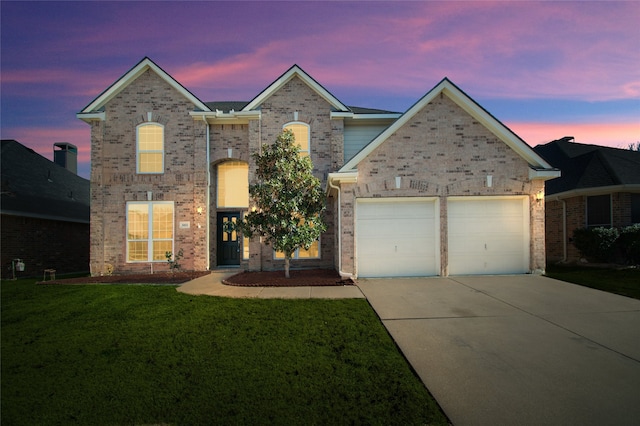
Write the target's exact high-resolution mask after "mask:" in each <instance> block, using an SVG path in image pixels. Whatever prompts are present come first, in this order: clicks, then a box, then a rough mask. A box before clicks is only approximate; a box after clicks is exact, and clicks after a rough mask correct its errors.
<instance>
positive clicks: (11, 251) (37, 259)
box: [1, 215, 89, 279]
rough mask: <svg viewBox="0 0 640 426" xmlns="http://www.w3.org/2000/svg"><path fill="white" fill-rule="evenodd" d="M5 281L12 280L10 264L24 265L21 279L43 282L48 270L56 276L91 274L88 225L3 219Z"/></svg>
mask: <svg viewBox="0 0 640 426" xmlns="http://www.w3.org/2000/svg"><path fill="white" fill-rule="evenodd" d="M1 221H2V274H1V275H2V279H7V278H11V277H12V270H11V261H12V260H13V259H21V260H22V261H23V262H24V264H25V270H24V272H17V273H16V276H17V277H18V278H20V277H38V278H40V279H42V276H43V271H44V270H45V269H55V270H56V273H57V274H66V273H71V272H87V271H88V270H89V225H88V224H86V223H77V222H63V221H59V220H48V219H36V218H31V217H21V216H13V215H2V219H1Z"/></svg>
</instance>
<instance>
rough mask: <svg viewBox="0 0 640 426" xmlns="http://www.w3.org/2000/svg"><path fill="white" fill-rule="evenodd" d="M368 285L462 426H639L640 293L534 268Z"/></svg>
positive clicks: (412, 357)
mask: <svg viewBox="0 0 640 426" xmlns="http://www.w3.org/2000/svg"><path fill="white" fill-rule="evenodd" d="M358 286H359V287H360V289H361V290H362V292H363V293H364V294H365V296H366V297H367V299H368V300H369V302H370V303H371V305H372V306H373V308H374V309H375V311H376V312H377V313H378V315H379V316H380V318H381V319H382V322H383V323H384V325H385V327H386V328H387V330H389V333H390V334H391V335H392V336H393V338H394V339H395V341H396V342H397V344H398V346H399V347H400V348H401V350H402V351H403V352H404V354H405V356H406V357H407V359H408V360H409V362H410V363H411V365H412V366H413V367H414V369H415V370H416V372H417V373H418V375H419V376H420V378H421V379H422V381H423V382H424V383H425V385H426V386H427V388H428V389H429V390H430V391H431V393H432V394H433V395H434V397H435V398H436V400H437V401H438V403H439V404H440V406H441V407H442V408H443V410H444V411H445V413H446V414H447V416H449V419H450V420H451V422H452V423H453V424H454V425H455V426H466V425H492V426H493V425H598V426H602V425H638V424H640V300H635V299H630V298H626V297H622V296H616V295H613V294H609V293H605V292H601V291H598V290H592V289H589V288H585V287H580V286H577V285H573V284H568V283H565V282H562V281H556V280H552V279H550V278H546V277H541V276H533V275H520V276H478V277H453V278H451V277H449V278H408V279H360V280H359V281H358Z"/></svg>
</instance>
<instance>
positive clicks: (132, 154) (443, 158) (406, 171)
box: [85, 60, 545, 275]
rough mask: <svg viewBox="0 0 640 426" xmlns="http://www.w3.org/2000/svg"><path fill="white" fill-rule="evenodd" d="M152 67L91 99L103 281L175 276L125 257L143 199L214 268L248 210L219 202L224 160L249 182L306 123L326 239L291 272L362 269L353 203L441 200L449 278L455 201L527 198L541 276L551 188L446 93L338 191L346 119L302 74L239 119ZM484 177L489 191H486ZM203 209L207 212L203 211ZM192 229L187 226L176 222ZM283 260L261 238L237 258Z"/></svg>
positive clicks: (195, 263) (95, 259)
mask: <svg viewBox="0 0 640 426" xmlns="http://www.w3.org/2000/svg"><path fill="white" fill-rule="evenodd" d="M145 61H147V62H148V60H143V61H142V62H141V64H139V66H137V67H141V68H140V69H141V71H140V72H139V73H137V74H131V75H134V76H133V77H131V79H130V80H129V81H128V82H127V84H126V85H125V86H124V88H122V89H118V91H117V92H116V93H114V94H113V96H110V97H106V96H104V95H101V96H103V97H102V98H98V100H100V99H104V101H101V102H102V104H101V106H100V105H98V101H94V103H93V104H92V105H94V106H95V107H96V108H98V107H100V108H102V109H100V110H98V109H96V110H91V111H89V110H86V111H85V113H87V114H88V115H87V120H86V121H88V122H90V124H91V142H92V173H91V202H92V203H91V243H90V246H91V270H92V272H93V273H94V274H97V273H102V272H103V271H104V270H105V266H106V265H107V264H109V265H113V267H114V270H115V273H127V272H150V271H151V270H152V269H155V271H158V270H167V269H168V266H167V265H166V262H165V263H163V262H154V263H153V264H150V263H132V262H127V259H126V248H127V247H126V246H127V239H126V238H127V237H126V231H127V229H126V203H127V202H128V201H146V200H147V199H148V197H151V200H153V201H172V202H173V203H174V206H175V219H174V220H175V225H176V226H175V251H178V250H179V249H182V250H183V251H184V258H183V259H182V262H181V263H182V266H183V267H184V268H185V269H193V270H204V269H207V268H216V267H217V266H218V265H217V250H218V248H217V237H218V234H219V232H220V230H218V229H217V215H218V213H220V212H227V213H229V212H234V213H236V212H237V213H240V214H242V213H244V212H245V211H246V210H247V208H246V207H244V208H222V207H219V206H218V205H217V177H218V167H219V166H220V165H221V164H224V163H225V162H227V161H236V162H237V161H240V162H244V163H247V164H248V170H249V172H248V174H249V176H248V179H249V182H251V181H253V180H254V179H255V160H254V159H253V157H252V154H254V153H256V152H260V149H261V146H262V145H263V144H271V143H273V142H274V141H275V139H276V138H277V136H278V134H279V133H280V132H281V131H282V129H283V126H285V125H286V124H288V123H291V122H301V123H305V124H306V125H308V126H309V129H310V158H311V160H312V163H313V165H314V169H313V173H314V175H315V176H316V177H317V178H318V179H320V181H321V182H322V185H323V187H325V188H329V190H328V197H327V209H326V214H325V220H326V222H327V225H328V229H327V232H326V233H325V234H323V235H322V237H321V242H320V247H321V257H320V258H319V259H304V260H292V263H291V267H292V268H316V267H319V268H332V267H333V268H336V269H338V268H340V269H341V270H343V271H346V272H354V271H355V269H356V265H355V258H354V256H355V250H356V247H355V223H354V221H355V215H354V212H355V205H356V201H357V199H358V198H374V197H438V198H439V200H440V202H439V206H440V224H441V238H442V242H441V244H440V247H441V254H440V258H441V273H442V274H443V275H446V274H447V243H446V235H447V234H446V229H447V220H446V216H447V199H448V197H451V196H494V197H500V196H520V197H524V198H525V199H526V198H528V205H529V211H530V217H529V222H530V230H529V237H530V238H529V241H530V245H531V247H530V249H531V252H530V270H531V271H539V270H543V269H544V262H545V250H544V203H541V202H539V201H538V198H537V195H538V194H539V193H543V191H544V181H543V180H542V179H531V178H530V176H529V174H530V172H531V165H530V164H529V163H528V162H527V160H525V159H524V157H523V154H522V152H520V153H517V152H516V151H515V150H514V149H512V147H510V146H508V145H507V144H506V143H505V142H504V141H503V139H501V137H500V136H497V135H496V134H495V130H493V131H492V130H490V129H489V128H488V127H487V125H486V123H484V124H483V123H481V122H480V120H478V119H476V118H474V115H473V114H471V113H469V112H467V111H465V110H464V109H463V108H462V107H461V106H459V105H458V104H457V103H456V102H454V101H453V100H452V99H451V98H449V96H448V95H446V94H444V93H440V94H439V96H437V97H435V98H434V99H432V100H431V101H430V102H429V103H427V104H426V105H425V106H424V107H423V108H422V109H421V110H420V111H418V112H417V113H416V114H415V115H413V116H412V117H411V119H409V121H408V122H406V123H404V124H403V125H402V127H400V128H398V129H396V131H395V133H394V134H392V135H390V136H389V137H388V138H387V139H386V140H385V141H384V143H382V144H381V145H379V146H377V147H376V148H375V149H373V151H372V152H370V153H369V154H368V155H367V156H366V158H364V159H363V160H362V161H360V162H359V163H358V166H357V174H358V178H357V182H346V181H345V182H342V183H340V186H339V190H338V191H339V192H336V191H335V189H336V187H335V186H331V185H332V184H331V182H330V179H329V174H330V173H335V172H337V171H338V170H340V169H341V167H343V165H344V164H343V163H344V145H345V140H344V138H345V120H346V118H345V117H348V114H349V111H348V110H347V108H346V107H344V106H343V105H341V104H340V102H339V101H337V100H336V99H335V98H332V95H330V94H329V93H328V92H326V91H325V90H324V89H323V88H321V87H320V86H319V85H317V83H316V82H315V81H313V80H312V79H311V78H310V77H308V76H306V74H304V73H303V72H301V71H300V70H298V71H295V69H294V68H292V70H294V71H295V73H294V74H293V76H292V77H291V78H289V79H288V80H283V79H282V78H281V79H279V80H277V83H278V84H276V83H274V85H272V86H270V87H269V88H268V89H267V90H265V91H264V92H263V93H262V94H261V95H259V96H258V98H256V99H259V105H253V104H250V105H251V107H250V108H248V107H245V108H244V109H243V111H241V113H242V114H236V115H234V112H233V111H214V110H211V109H209V108H208V107H207V106H205V105H204V104H202V103H201V102H200V101H199V100H197V98H195V97H193V96H192V95H191V94H190V93H188V92H186V91H182V90H181V87H179V85H178V84H177V82H175V81H173V80H171V78H170V77H168V76H167V75H166V74H163V71H161V70H159V71H158V68H154V66H155V64H152V63H149V64H148V65H146V66H148V67H149V68H146V69H145V68H142V66H143V65H144V64H145ZM137 67H136V68H134V69H133V70H137V69H138V68H137ZM154 69H155V70H156V72H154ZM131 73H133V71H132V72H131ZM285 75H288V74H285ZM174 82H175V83H176V84H173V83H174ZM265 93H266V95H264V94H265ZM263 95H264V96H263ZM95 111H98V112H97V113H96V112H95ZM199 111H202V114H201V115H199V114H200V112H199ZM336 111H337V112H338V114H334V113H335V112H336ZM483 114H484V113H483ZM95 117H98V118H95ZM146 122H154V123H159V124H162V125H163V126H164V132H165V133H164V135H165V136H164V140H165V172H164V173H162V174H137V173H136V126H138V125H139V124H142V123H146ZM500 126H501V125H500ZM502 137H504V136H502ZM207 146H209V152H208V153H207ZM527 149H528V147H527ZM533 155H535V154H533ZM207 160H208V161H209V164H207ZM488 175H490V176H492V185H487V176H488ZM397 177H400V187H399V188H396V178H397ZM338 201H340V205H338ZM199 208H201V210H202V213H199V212H197V210H198V209H199ZM338 213H339V214H338ZM187 222H188V223H190V227H186V226H185V227H183V226H178V224H179V223H187ZM241 251H242V248H241ZM283 264H284V261H283V260H276V259H274V253H273V250H272V248H271V247H268V246H265V245H264V244H262V243H261V242H260V240H259V239H258V238H254V239H252V240H251V241H250V243H249V258H248V259H242V260H241V261H240V268H242V269H248V270H274V269H282V268H283Z"/></svg>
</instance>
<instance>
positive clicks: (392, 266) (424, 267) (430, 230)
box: [356, 201, 440, 277]
mask: <svg viewBox="0 0 640 426" xmlns="http://www.w3.org/2000/svg"><path fill="white" fill-rule="evenodd" d="M435 220H436V219H435V201H431V202H429V201H421V202H417V201H409V202H407V201H403V202H402V201H393V202H389V201H376V202H359V203H358V205H357V230H356V233H357V236H356V238H357V259H358V275H359V276H361V277H386V276H420V275H436V274H437V273H438V271H439V269H440V268H439V265H436V258H437V253H436V248H437V247H436V222H435Z"/></svg>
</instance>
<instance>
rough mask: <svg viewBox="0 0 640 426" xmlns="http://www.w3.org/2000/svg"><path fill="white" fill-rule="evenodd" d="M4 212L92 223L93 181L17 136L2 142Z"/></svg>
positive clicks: (0, 205) (0, 204)
mask: <svg viewBox="0 0 640 426" xmlns="http://www.w3.org/2000/svg"><path fill="white" fill-rule="evenodd" d="M0 143H1V151H0V153H1V155H0V161H1V167H2V168H1V172H2V202H1V203H0V211H1V212H2V214H9V215H13V216H24V217H35V218H41V219H49V220H59V221H65V222H80V223H89V214H90V209H89V200H90V189H89V188H90V184H89V181H88V180H87V179H84V178H82V177H80V176H78V175H76V174H75V173H72V172H70V171H69V170H67V169H65V168H64V167H62V166H59V165H58V164H56V163H54V162H52V161H49V160H48V159H46V158H44V157H43V156H41V155H40V154H38V153H36V152H35V151H34V150H32V149H30V148H27V147H26V146H24V145H22V144H21V143H20V142H17V141H15V140H2V141H1V142H0Z"/></svg>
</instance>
